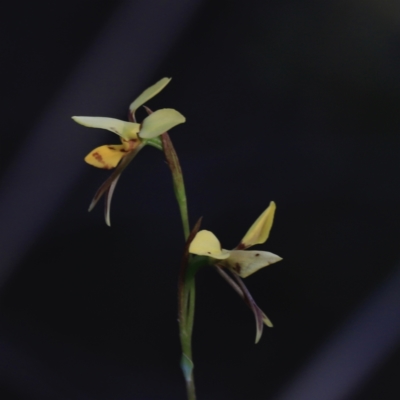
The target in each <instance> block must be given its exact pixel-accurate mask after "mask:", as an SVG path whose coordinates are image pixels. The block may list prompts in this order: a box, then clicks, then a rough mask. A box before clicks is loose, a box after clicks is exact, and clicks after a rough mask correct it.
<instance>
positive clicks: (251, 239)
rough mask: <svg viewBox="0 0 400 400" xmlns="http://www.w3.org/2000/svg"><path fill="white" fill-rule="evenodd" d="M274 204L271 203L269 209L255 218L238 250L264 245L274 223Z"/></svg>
mask: <svg viewBox="0 0 400 400" xmlns="http://www.w3.org/2000/svg"><path fill="white" fill-rule="evenodd" d="M275 210H276V204H275V203H274V202H273V201H271V203H270V204H269V207H268V208H267V209H266V210H265V211H264V212H263V213H262V214H261V215H260V216H259V217H258V218H257V220H256V221H255V222H254V224H253V225H252V226H251V227H250V229H249V230H248V231H247V233H246V234H245V235H244V238H243V239H242V240H241V242H240V244H239V245H238V246H237V248H238V249H247V248H248V247H251V246H254V245H255V244H260V243H264V242H265V241H266V240H267V239H268V236H269V232H270V230H271V228H272V223H273V221H274V214H275Z"/></svg>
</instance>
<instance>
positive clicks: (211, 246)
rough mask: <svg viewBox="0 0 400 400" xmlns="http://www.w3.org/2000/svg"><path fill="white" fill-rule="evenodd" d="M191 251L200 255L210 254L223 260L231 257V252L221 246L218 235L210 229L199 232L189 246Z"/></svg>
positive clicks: (209, 255)
mask: <svg viewBox="0 0 400 400" xmlns="http://www.w3.org/2000/svg"><path fill="white" fill-rule="evenodd" d="M189 253H192V254H197V255H199V256H208V257H212V258H216V259H218V260H223V259H225V258H228V257H229V254H230V252H229V251H228V250H224V249H223V248H222V247H221V243H220V242H219V240H218V239H217V237H216V236H215V235H214V234H213V233H212V232H210V231H206V230H202V231H199V232H197V235H196V236H195V237H194V239H193V241H192V243H190V246H189Z"/></svg>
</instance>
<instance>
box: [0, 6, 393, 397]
mask: <svg viewBox="0 0 400 400" xmlns="http://www.w3.org/2000/svg"><path fill="white" fill-rule="evenodd" d="M127 4H129V5H128V6H127ZM135 7H137V8H135ZM146 7H147V8H146ZM145 8H146V10H147V11H146V12H145V11H143V10H144V9H145ZM136 9H137V12H136ZM121 10H122V11H121ZM126 10H129V12H126ZM130 12H131V13H130ZM176 15H180V17H179V19H178V20H177V22H176V21H175V20H174V18H175V17H174V16H176ZM0 19H1V23H0V31H1V35H0V37H1V39H0V40H1V48H2V62H1V72H2V74H1V77H2V79H1V81H2V99H3V106H2V119H3V129H2V134H1V139H0V140H1V143H0V152H1V153H0V155H1V157H0V166H1V170H0V178H1V179H2V181H1V182H2V183H1V186H0V221H2V222H1V223H0V225H1V226H0V234H1V236H0V239H1V242H0V246H1V250H0V261H1V262H0V267H1V269H2V272H1V285H2V286H1V293H0V296H1V299H0V300H1V301H0V322H1V324H0V349H1V350H0V351H1V357H0V384H1V394H2V395H3V397H1V398H4V399H8V398H9V399H184V398H185V390H184V381H183V378H182V377H181V371H180V369H179V357H180V349H179V341H178V326H177V310H176V289H177V274H178V269H179V261H180V256H181V252H182V248H183V236H182V233H181V223H180V220H179V213H178V209H177V206H176V204H175V202H174V197H173V192H172V189H171V178H170V176H169V171H168V169H167V167H166V164H165V162H164V160H163V156H162V153H161V152H158V151H157V150H156V149H154V148H150V147H146V148H145V149H144V150H143V151H142V152H141V153H140V154H139V156H138V157H137V159H135V160H134V162H133V163H132V164H131V165H130V166H129V168H128V169H127V170H126V171H125V172H124V174H123V175H122V178H121V179H120V181H119V184H118V186H117V189H116V192H115V196H114V199H113V204H112V208H111V220H112V228H108V227H107V226H106V225H105V223H104V219H103V214H102V211H103V208H102V202H100V204H99V205H98V206H97V207H96V208H95V210H94V211H93V212H92V213H90V214H88V213H87V207H88V205H89V203H90V200H91V198H92V196H93V194H94V192H95V190H96V189H97V187H98V186H99V185H100V184H101V182H102V181H103V180H105V179H106V177H107V176H108V174H109V173H108V172H107V171H102V170H97V169H95V168H92V167H90V166H87V165H85V164H84V163H83V160H82V158H83V157H84V156H85V155H86V154H87V153H88V152H89V151H90V150H91V149H92V148H93V147H95V146H99V145H101V144H104V143H117V142H118V139H117V138H116V137H115V135H113V134H112V133H107V132H104V131H95V130H89V129H86V128H83V127H81V126H79V125H77V124H75V123H74V122H73V121H72V120H71V119H70V117H71V115H100V116H109V117H114V118H120V119H125V118H126V114H127V107H128V105H129V103H130V102H131V101H132V100H133V99H134V98H135V97H136V96H137V95H138V94H139V93H140V92H141V91H142V90H143V89H145V88H146V87H147V86H149V85H151V84H152V83H154V82H156V81H157V80H158V79H160V78H162V77H164V76H172V77H173V80H172V81H171V83H170V84H169V85H168V87H167V88H166V89H165V90H164V91H163V92H162V93H161V94H159V95H158V96H157V97H155V98H154V99H152V100H151V101H150V102H149V106H150V107H151V108H153V109H157V108H163V107H173V108H176V109H177V110H179V111H180V112H181V113H182V114H184V115H185V116H186V118H187V123H186V124H184V125H181V126H179V127H176V128H174V129H173V130H172V131H171V132H170V135H171V138H172V140H173V142H174V144H175V147H176V149H177V152H178V154H179V156H180V159H181V163H182V168H183V171H184V174H185V179H186V186H187V194H188V200H189V211H190V216H191V221H192V223H194V222H195V221H196V220H197V218H198V217H200V216H203V217H204V219H203V225H202V227H203V228H204V229H209V230H212V231H213V232H214V233H215V234H216V235H217V236H218V238H219V239H220V240H221V242H222V244H223V246H224V247H225V248H228V249H229V248H232V247H234V246H235V245H236V244H237V242H238V241H239V239H240V238H241V237H242V236H243V235H244V233H245V232H246V230H247V229H248V228H249V226H250V225H251V223H252V222H253V221H254V220H255V219H256V217H257V216H258V215H259V214H260V213H261V212H262V211H263V210H264V209H265V208H266V207H267V206H268V204H269V202H270V200H274V201H275V202H276V203H277V213H276V219H275V223H274V226H273V229H272V233H271V237H270V239H269V240H268V242H267V243H266V244H265V245H262V246H260V247H259V248H260V249H264V250H268V251H272V252H274V253H276V254H279V255H280V256H282V257H283V259H284V260H283V261H282V262H280V263H277V264H275V265H272V266H270V267H268V268H266V269H263V270H261V271H260V272H258V273H257V274H255V275H254V276H252V277H249V278H248V279H246V284H247V285H248V287H249V289H250V290H251V292H252V294H253V296H254V297H255V299H256V301H257V302H258V304H259V305H260V307H261V308H262V309H263V310H264V311H265V312H266V314H267V315H268V316H269V317H270V318H271V320H272V321H273V322H274V324H275V327H274V328H273V329H266V330H265V332H264V336H263V338H262V340H261V342H260V343H259V344H258V345H254V335H255V327H254V321H253V317H252V314H251V313H250V312H249V310H248V309H247V308H246V306H245V305H244V304H243V303H242V302H241V300H240V299H239V297H238V296H237V295H236V294H235V293H234V292H233V291H232V290H231V289H230V287H229V286H228V285H227V284H226V283H225V282H224V281H223V280H222V279H221V278H220V277H219V276H218V275H217V274H215V272H214V271H212V270H207V271H202V272H201V273H200V274H199V277H198V280H197V288H198V291H197V295H198V296H197V304H196V307H197V310H196V311H197V312H196V321H195V331H194V361H195V366H196V367H195V374H196V384H197V389H198V397H199V399H200V400H201V399H207V400H209V399H210V400H211V399H232V400H236V399H238V400H239V399H250V400H259V399H260V400H261V399H277V398H284V399H295V400H297V399H303V398H304V399H307V400H310V399H314V398H315V399H331V398H332V399H352V400H353V399H354V400H362V399H384V400H386V399H398V398H399V396H400V390H399V385H398V374H399V372H400V358H399V350H398V349H399V348H398V339H399V338H400V333H399V332H400V329H399V325H400V322H399V320H400V317H399V310H400V304H399V300H400V299H399V296H398V295H396V293H400V285H399V283H398V282H399V278H398V272H397V268H398V267H397V265H398V259H399V238H400V223H399V222H400V211H399V205H400V189H399V180H398V176H399V167H400V157H399V144H400V143H399V142H400V135H399V129H400V124H399V123H400V113H399V107H400V74H399V70H400V5H399V3H398V2H397V1H390V0H386V1H383V0H380V1H378V0H368V1H365V0H364V1H361V0H351V1H349V0H347V1H344V0H343V1H342V0H339V1H324V2H320V1H290V0H282V1H261V0H248V1H240V0H231V1H228V0H226V1H224V0H220V1H205V0H204V1H200V0H198V1H192V2H191V1H188V0H186V1H185V0H173V1H170V2H168V1H165V2H162V1H158V0H148V1H147V2H143V1H137V2H136V1H128V2H122V1H115V0H114V1H89V0H79V1H77V0H70V1H68V2H62V3H61V2H60V3H58V2H57V3H54V2H49V1H48V2H40V3H39V4H37V2H26V1H25V2H14V3H9V4H8V5H7V6H6V8H5V9H3V12H2V13H1V16H0ZM113 21H114V22H113ZM115 21H117V22H115ZM168 23H170V24H171V26H173V29H175V31H174V32H175V33H174V34H170V35H169V36H168V34H166V33H165V31H164V30H163V29H164V28H165V26H167V25H168ZM124 26H126V27H127V28H126V33H124V32H125V31H124V32H122V33H121V31H118V29H120V28H121V29H122V30H123V29H125V28H123V27H124ZM130 29H131V30H132V37H131V36H130V34H129V32H131V31H130ZM171 29H172V28H171ZM116 32H117V33H116ZM118 32H120V33H118ZM118 34H121V35H122V36H121V37H123V38H124V39H123V40H124V41H122V42H121V41H119V39H118V40H116V43H114V44H110V43H109V46H110V49H112V50H111V51H108V50H107V51H105V53H106V54H103V53H101V52H102V51H103V49H105V45H104V43H105V42H104V41H106V42H107V40H111V42H112V40H113V38H116V37H117V35H118ZM107 38H108V39H107ZM152 40H153V41H154V42H152ZM157 40H158V41H159V42H157ZM107 43H108V42H107ZM118 43H119V44H118ZM154 43H158V45H159V48H158V47H156V46H155V45H154ZM118 46H120V47H118ZM114 49H115V51H114ZM107 52H108V53H107ZM99 54H100V55H101V56H99ZM96 57H97V58H96ZM91 59H93V60H95V61H93V63H92V64H91V63H90V62H89V61H87V60H91ZM85 60H86V61H85ZM99 60H100V62H99ZM77 71H80V72H77ZM124 74H125V75H124ZM76 76H78V78H74V77H76ZM118 79H120V80H119V81H118ZM77 82H78V83H77ZM79 82H81V84H79ZM85 85H87V86H85ZM76 88H82V89H81V90H78V89H76ZM66 93H67V94H66ZM97 101H98V102H99V103H96V102H97ZM101 101H102V103H101V104H100V102H101ZM64 104H65V106H64ZM144 115H145V114H144V113H143V114H141V112H140V111H139V117H144ZM392 294H393V295H392ZM385 296H386V297H385ZM396 296H397V297H396ZM371 310H372V311H371ZM377 317H378V318H377ZM365 335H369V336H368V338H369V339H368V340H367V339H365ZM349 337H351V338H352V339H351V338H350V339H349ZM346 341H349V342H346ZM340 343H348V344H349V345H348V347H346V348H345V349H343V354H344V358H341V352H340V351H339V350H336V349H337V348H340ZM353 344H357V346H358V347H357V346H356V347H355V346H353ZM335 346H339V347H335ZM385 346H386V347H385ZM329 348H332V350H329ZM324 349H325V350H324ZM324 351H326V352H327V353H326V357H324V356H323V354H325V353H324ZM329 351H332V352H333V354H335V357H337V359H338V360H339V361H338V364H337V365H336V367H332V369H330V370H329V371H330V372H329V374H328V373H327V375H324V379H322V378H321V376H319V377H318V376H315V377H313V376H312V374H313V372H312V371H317V372H318V371H321V370H324V365H326V364H329V362H331V361H332V357H330V356H329V354H330V353H329ZM321 354H322V355H321ZM346 357H348V360H347V361H346ZM349 360H350V361H349ZM352 362H354V365H353V364H352ZM313 365H314V366H315V368H314V369H313V368H312V366H313ZM349 365H351V368H350V372H347V370H346V368H347V367H348V366H349ZM307 368H311V369H310V371H311V372H310V373H309V375H308V376H309V381H310V382H311V386H310V387H309V388H308V389H307V388H306V389H304V388H303V389H302V390H303V392H302V393H303V394H302V395H300V394H299V393H298V394H290V393H295V392H290V390H291V389H290V388H292V387H294V386H296V385H297V384H298V385H300V386H299V387H301V383H298V382H301V380H302V379H303V378H304V376H305V375H304V374H306V375H307V373H304V371H307V370H308V369H307ZM317 372H316V373H317ZM310 374H311V375H310ZM302 377H303V378H302ZM304 379H306V378H304ZM296 382H297V383H296ZM313 383H315V385H313ZM293 385H294V386H293ZM341 385H342V386H341ZM306 386H307V385H306ZM341 387H344V389H343V391H342V392H340V393H338V394H332V393H333V392H334V391H335V390H337V389H338V388H341ZM293 390H294V389H293ZM299 390H300V389H299ZM307 390H309V391H310V392H309V393H308V394H307ZM285 393H288V394H286V395H285ZM312 393H313V394H312ZM316 393H317V394H316ZM285 396H286V397H285ZM302 396H303V397H302ZM313 396H314V397H313ZM335 396H336V397H335Z"/></svg>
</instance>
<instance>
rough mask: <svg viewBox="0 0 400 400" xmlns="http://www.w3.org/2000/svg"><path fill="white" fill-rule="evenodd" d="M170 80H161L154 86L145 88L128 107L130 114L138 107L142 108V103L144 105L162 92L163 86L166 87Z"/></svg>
mask: <svg viewBox="0 0 400 400" xmlns="http://www.w3.org/2000/svg"><path fill="white" fill-rule="evenodd" d="M170 80H171V78H162V79H160V80H159V81H158V82H157V83H155V84H154V85H152V86H150V87H149V88H147V89H146V90H145V91H144V92H143V93H142V94H141V95H140V96H139V97H138V98H136V99H135V100H134V101H133V102H132V103H131V105H130V106H129V110H130V112H131V113H133V114H134V113H135V111H136V110H137V109H138V108H139V107H140V106H142V105H143V104H144V103H146V102H147V101H148V100H150V99H151V98H152V97H154V96H155V95H156V94H158V93H160V92H161V90H163V89H164V88H165V86H167V85H168V83H169V82H170Z"/></svg>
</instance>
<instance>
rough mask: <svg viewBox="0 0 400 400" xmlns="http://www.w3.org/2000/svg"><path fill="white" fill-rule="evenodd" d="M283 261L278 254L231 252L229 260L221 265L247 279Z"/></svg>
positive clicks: (251, 251)
mask: <svg viewBox="0 0 400 400" xmlns="http://www.w3.org/2000/svg"><path fill="white" fill-rule="evenodd" d="M280 260H282V258H281V257H279V256H277V255H276V254H273V253H269V252H268V251H257V250H231V252H230V255H229V258H227V259H226V260H224V261H221V262H220V263H219V265H221V266H224V267H226V268H229V269H231V270H232V271H234V272H236V273H237V274H238V275H239V276H241V277H242V278H247V277H248V276H249V275H251V274H254V272H257V271H258V270H259V269H261V268H264V267H266V266H268V265H270V264H273V263H276V262H278V261H280Z"/></svg>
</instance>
